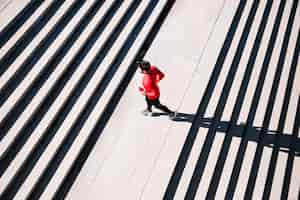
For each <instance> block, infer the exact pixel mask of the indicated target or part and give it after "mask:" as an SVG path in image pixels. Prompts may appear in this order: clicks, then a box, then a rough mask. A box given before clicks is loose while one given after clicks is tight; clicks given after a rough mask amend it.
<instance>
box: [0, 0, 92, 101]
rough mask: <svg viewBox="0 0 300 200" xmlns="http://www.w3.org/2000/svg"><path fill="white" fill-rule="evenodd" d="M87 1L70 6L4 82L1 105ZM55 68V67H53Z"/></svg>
mask: <svg viewBox="0 0 300 200" xmlns="http://www.w3.org/2000/svg"><path fill="white" fill-rule="evenodd" d="M85 2H86V1H84V0H77V1H74V3H73V4H72V5H71V6H70V7H69V8H68V10H67V11H66V12H65V13H64V15H63V16H61V18H60V19H59V21H58V22H57V23H56V24H55V26H54V27H53V28H52V29H51V31H49V32H48V33H47V35H46V36H45V37H44V38H43V39H42V40H41V41H40V42H39V44H38V45H37V46H36V47H35V49H34V50H33V51H32V52H31V53H30V55H29V56H28V57H27V58H26V59H25V61H24V62H23V63H22V64H21V66H20V67H19V68H18V69H17V71H16V72H15V73H14V74H13V76H12V77H11V78H10V79H9V80H8V81H7V82H6V83H5V84H4V86H3V87H2V88H1V90H0V107H1V106H2V105H3V104H4V103H5V101H6V100H7V99H8V98H9V97H10V95H11V94H12V93H13V91H14V90H15V89H16V88H17V87H18V86H19V85H20V83H21V82H22V81H23V80H24V79H25V77H26V75H27V74H28V73H29V72H30V70H31V69H32V68H33V67H34V65H35V64H36V63H37V62H38V61H39V59H40V58H41V57H42V56H43V55H44V53H45V52H46V51H47V49H48V48H49V47H50V45H51V44H52V43H53V41H55V39H56V38H57V37H58V35H59V34H60V33H61V32H62V31H63V30H64V29H65V28H66V26H67V25H68V23H70V21H71V20H72V18H73V17H74V16H75V14H76V13H77V12H78V10H79V9H80V8H81V7H82V6H83V4H84V3H85ZM53 69H55V68H53Z"/></svg>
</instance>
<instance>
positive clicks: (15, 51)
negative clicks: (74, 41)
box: [0, 0, 65, 76]
mask: <svg viewBox="0 0 300 200" xmlns="http://www.w3.org/2000/svg"><path fill="white" fill-rule="evenodd" d="M64 2H65V0H56V1H53V2H52V3H51V5H50V6H49V7H48V8H47V9H46V10H45V11H44V12H43V14H42V15H41V16H39V18H38V19H37V20H36V21H35V22H34V23H33V24H32V25H31V26H30V28H28V30H27V31H26V32H25V33H24V34H23V35H22V37H21V38H20V39H19V40H18V41H17V42H16V43H15V44H14V46H13V47H12V48H10V49H9V50H8V52H7V53H6V54H5V55H4V56H3V57H2V58H1V59H0V76H1V75H2V74H3V73H4V72H5V71H6V70H7V69H8V68H9V66H10V65H11V64H12V63H13V62H14V60H15V59H16V58H17V57H18V56H19V55H20V54H21V53H22V52H23V50H24V49H25V48H26V46H27V45H28V44H29V43H30V42H31V41H32V40H33V39H34V37H35V36H36V35H37V34H38V33H39V32H40V31H41V30H42V29H43V27H44V26H45V25H46V24H47V23H48V21H49V20H50V19H51V18H52V17H53V16H54V15H55V13H56V11H58V10H59V8H60V7H61V6H62V5H63V3H64Z"/></svg>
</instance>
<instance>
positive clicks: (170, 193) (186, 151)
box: [163, 0, 246, 200]
mask: <svg viewBox="0 0 300 200" xmlns="http://www.w3.org/2000/svg"><path fill="white" fill-rule="evenodd" d="M245 5H246V1H244V0H241V1H240V3H239V5H238V8H237V10H236V12H235V15H234V17H233V20H232V23H231V25H230V27H229V31H228V33H227V35H226V38H225V41H224V43H223V46H222V48H221V51H220V53H219V56H218V58H217V61H216V64H215V66H214V69H213V72H212V74H211V76H210V80H209V83H208V85H207V87H206V89H205V92H204V95H203V98H202V99H201V102H200V105H199V106H198V109H197V113H196V116H195V118H194V120H193V123H192V126H191V128H190V130H189V133H188V136H187V138H186V139H185V142H184V146H183V148H182V150H181V152H180V155H179V158H178V160H177V162H176V166H175V168H174V170H173V173H172V176H171V178H170V181H169V183H168V186H167V189H166V191H165V193H164V197H163V199H166V200H169V199H174V196H175V193H176V190H177V188H178V185H179V181H180V179H181V177H182V174H183V170H184V168H185V166H186V163H187V160H188V157H189V155H190V153H191V150H192V147H193V144H194V142H195V139H196V136H197V133H198V130H199V126H198V124H199V122H200V121H201V119H202V118H203V115H204V113H205V110H206V107H207V105H208V102H209V100H210V98H211V96H212V94H213V91H214V89H215V87H216V83H217V80H218V77H219V76H220V72H221V69H222V67H223V64H224V61H225V59H226V57H227V54H228V51H229V48H230V46H231V44H232V41H233V38H234V35H235V33H236V31H237V27H238V25H239V22H240V20H241V16H242V13H243V11H244V9H245Z"/></svg>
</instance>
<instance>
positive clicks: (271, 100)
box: [245, 0, 299, 199]
mask: <svg viewBox="0 0 300 200" xmlns="http://www.w3.org/2000/svg"><path fill="white" fill-rule="evenodd" d="M298 2H299V1H298V0H294V1H293V5H292V10H291V12H290V16H289V19H288V24H287V26H286V30H285V33H284V39H283V43H282V47H281V50H280V55H279V60H278V63H277V66H276V72H275V77H274V79H273V85H272V88H271V93H270V95H269V99H268V104H267V109H266V112H265V116H264V119H263V125H262V130H261V133H260V134H259V142H258V146H257V148H256V152H255V157H254V160H253V163H252V167H251V173H250V177H249V179H248V184H247V188H246V192H245V196H246V197H247V198H249V199H251V198H252V195H253V191H254V188H255V182H256V179H257V175H258V170H259V166H260V163H261V159H262V153H263V144H262V140H263V138H264V136H265V134H266V132H267V129H268V127H269V125H270V121H271V116H272V112H273V109H274V104H275V99H276V96H277V95H276V94H277V91H278V87H279V83H280V78H281V74H282V71H283V67H284V61H285V58H286V54H287V48H288V43H289V40H290V36H291V32H292V27H293V22H294V19H295V15H296V11H297V6H298ZM269 195H270V191H269V192H268V191H267V193H264V194H263V198H266V199H268V196H269Z"/></svg>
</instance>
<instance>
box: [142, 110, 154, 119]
mask: <svg viewBox="0 0 300 200" xmlns="http://www.w3.org/2000/svg"><path fill="white" fill-rule="evenodd" d="M142 114H143V115H144V116H150V117H151V116H153V113H152V112H151V111H149V110H147V109H146V110H143V111H142Z"/></svg>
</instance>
